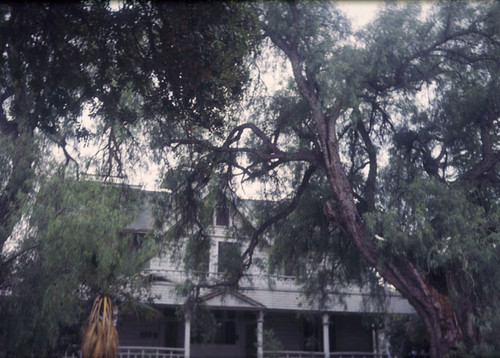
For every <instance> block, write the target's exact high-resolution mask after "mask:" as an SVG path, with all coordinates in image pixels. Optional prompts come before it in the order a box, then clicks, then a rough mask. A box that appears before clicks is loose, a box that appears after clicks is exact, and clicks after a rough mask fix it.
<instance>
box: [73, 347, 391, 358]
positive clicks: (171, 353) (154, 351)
mask: <svg viewBox="0 0 500 358" xmlns="http://www.w3.org/2000/svg"><path fill="white" fill-rule="evenodd" d="M80 357H81V355H80V354H79V353H75V354H71V355H65V356H64V358H80ZM327 357H328V358H387V357H388V356H387V355H385V354H377V353H369V352H332V353H330V354H329V355H325V353H324V352H306V351H264V358H327ZM118 358H184V349H183V348H169V347H133V346H123V347H120V350H119V353H118Z"/></svg>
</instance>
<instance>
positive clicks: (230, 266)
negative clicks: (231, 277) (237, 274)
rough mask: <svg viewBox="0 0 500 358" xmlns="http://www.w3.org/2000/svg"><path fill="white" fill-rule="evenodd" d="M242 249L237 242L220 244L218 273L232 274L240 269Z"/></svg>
mask: <svg viewBox="0 0 500 358" xmlns="http://www.w3.org/2000/svg"><path fill="white" fill-rule="evenodd" d="M239 259H240V247H239V245H238V244H237V243H235V242H219V248H218V260H217V271H218V272H219V273H231V272H234V271H235V270H237V269H238V265H239Z"/></svg>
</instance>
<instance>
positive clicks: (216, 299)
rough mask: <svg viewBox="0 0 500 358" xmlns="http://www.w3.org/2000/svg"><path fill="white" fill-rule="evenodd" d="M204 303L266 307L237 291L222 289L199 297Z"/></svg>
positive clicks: (233, 306)
mask: <svg viewBox="0 0 500 358" xmlns="http://www.w3.org/2000/svg"><path fill="white" fill-rule="evenodd" d="M200 298H201V299H202V300H203V302H204V303H205V305H207V306H212V307H231V308H246V309H262V308H266V306H265V305H263V304H262V303H260V302H258V301H255V300H254V299H251V298H250V297H248V296H245V295H244V294H242V293H241V292H238V291H229V292H228V291H227V290H224V289H220V290H214V291H212V292H210V293H207V294H206V295H203V296H202V297H200Z"/></svg>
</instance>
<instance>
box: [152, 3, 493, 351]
mask: <svg viewBox="0 0 500 358" xmlns="http://www.w3.org/2000/svg"><path fill="white" fill-rule="evenodd" d="M255 8H256V12H257V13H258V14H259V16H260V20H261V27H262V31H263V34H264V36H265V37H266V38H267V39H268V40H269V41H270V43H271V44H272V46H274V48H275V49H277V50H278V51H279V53H280V54H281V56H282V58H284V59H285V60H286V61H287V62H288V63H289V64H290V67H291V72H292V81H291V82H290V84H289V86H288V87H287V88H286V89H284V90H283V91H280V92H278V93H277V94H276V95H275V96H273V98H272V99H271V100H270V101H269V102H268V103H267V106H266V107H264V108H263V109H262V111H261V112H258V110H255V113H254V115H253V117H252V120H249V121H247V122H244V121H240V122H239V123H238V124H236V125H233V126H228V128H227V130H226V133H225V135H224V136H222V137H221V136H219V137H217V136H214V135H212V134H211V133H209V132H208V131H205V130H203V128H197V129H196V130H193V131H190V132H187V133H177V137H169V138H167V137H162V138H161V139H162V141H158V142H155V143H154V144H155V145H156V146H157V147H159V148H160V149H161V150H165V149H166V148H172V149H173V150H174V152H175V154H176V155H177V158H178V161H177V162H176V163H174V164H175V165H177V164H178V166H177V168H178V171H177V172H175V174H174V175H171V176H167V177H166V181H165V182H166V184H167V187H168V188H170V189H171V190H172V193H173V197H172V198H171V201H170V203H171V204H172V205H173V207H174V208H173V209H172V213H177V214H179V215H182V214H183V213H189V215H188V216H183V217H187V218H188V221H187V222H189V223H192V224H196V223H197V222H201V221H200V218H201V216H200V212H201V211H200V208H201V207H202V205H201V202H202V200H203V195H202V193H203V191H204V190H207V189H206V188H207V185H209V183H210V182H212V183H214V182H215V183H217V185H218V187H219V188H220V190H221V191H222V192H225V193H226V195H225V197H230V198H231V197H232V195H231V192H234V191H236V179H237V178H242V179H243V180H248V181H252V180H258V181H259V182H260V183H262V184H264V185H265V186H266V187H267V188H269V187H271V188H272V189H271V190H270V194H274V196H271V197H273V198H274V199H275V200H276V201H275V203H274V205H271V207H267V208H266V210H265V211H264V212H265V214H267V215H264V214H262V217H261V218H257V220H258V223H259V225H258V227H257V228H256V229H255V230H253V232H251V233H249V234H248V237H249V238H250V239H249V241H248V242H247V248H246V249H244V250H243V253H242V257H241V261H240V276H241V275H243V274H244V270H245V268H247V267H248V266H249V265H250V264H251V263H252V262H253V251H254V249H255V247H257V246H258V245H266V244H268V242H267V241H266V236H265V235H264V233H265V232H268V230H269V229H270V228H272V227H273V226H274V229H275V230H276V231H274V233H278V234H279V233H282V234H283V235H282V236H281V237H280V235H278V236H277V237H276V241H275V244H276V246H274V247H273V250H275V251H276V254H277V256H276V260H275V261H276V262H277V261H278V260H279V257H283V255H285V257H288V258H290V257H295V260H296V261H297V262H298V263H299V265H298V271H297V272H298V273H300V271H301V269H300V267H301V266H303V267H304V269H302V272H304V274H306V275H309V276H310V277H314V278H316V280H315V281H314V282H315V285H316V286H315V288H316V289H317V288H322V287H326V286H328V285H338V284H339V281H338V279H339V278H340V279H345V280H347V281H346V282H347V283H348V282H352V280H355V281H358V282H363V281H366V279H368V278H370V279H372V280H373V282H374V285H375V286H376V285H377V284H380V279H381V278H382V279H383V280H384V281H385V282H387V283H389V284H391V285H392V286H394V287H395V288H397V289H398V291H399V292H401V293H402V294H403V295H404V296H405V297H406V298H407V299H408V301H409V302H410V304H412V305H413V306H414V307H415V309H416V311H417V313H418V314H419V316H420V317H421V319H422V321H423V322H424V324H425V327H426V329H427V332H428V336H429V344H430V353H431V355H432V356H433V357H442V356H445V355H448V354H465V353H471V352H487V351H488V350H489V351H491V350H495V349H499V347H498V343H497V340H496V339H495V337H494V333H493V332H495V327H497V325H498V321H497V320H496V317H495V316H494V315H492V314H491V313H492V312H493V311H495V307H496V305H497V303H498V292H499V291H498V287H497V283H498V282H499V281H498V280H497V279H496V277H497V276H498V274H499V272H498V270H497V269H496V268H497V267H498V258H497V257H498V255H497V253H496V250H497V247H498V239H499V236H498V213H499V211H498V169H499V161H500V153H499V152H498V148H499V143H498V139H499V138H498V133H499V131H498V126H499V112H498V108H497V107H498V103H499V101H498V99H497V98H496V97H497V96H498V93H499V92H498V88H497V86H498V80H497V78H498V76H497V71H498V59H499V58H500V57H499V56H498V55H499V53H498V51H499V46H498V44H499V42H498V40H499V35H500V33H499V30H500V28H499V27H498V24H497V22H496V21H495V20H494V19H495V18H497V17H498V14H499V11H500V8H499V6H498V3H493V2H488V3H447V2H445V3H441V4H436V6H434V7H432V9H431V10H429V12H428V16H427V17H425V16H424V15H423V14H422V12H421V9H420V7H419V5H418V4H408V5H401V4H393V5H390V6H388V7H387V8H386V10H385V11H383V12H382V13H381V14H380V16H379V18H378V19H376V20H375V21H374V22H373V24H371V25H370V27H368V28H367V30H366V31H364V32H361V33H359V34H357V37H356V41H357V46H356V45H353V44H352V42H350V41H348V40H349V39H350V38H352V37H350V36H352V34H351V33H350V32H349V28H348V24H347V22H346V21H345V20H344V19H342V17H341V16H340V15H339V14H338V13H337V12H336V10H335V8H334V7H333V6H332V5H331V4H326V3H314V4H311V3H273V4H262V5H255ZM426 93H427V94H430V95H428V96H427V97H428V99H427V100H426V101H425V100H422V98H425V94H426ZM264 102H265V101H264ZM158 125H159V127H158V128H159V129H158V132H161V124H158ZM181 146H182V147H181ZM384 153H387V155H385V154H384ZM384 157H386V158H387V157H388V158H389V159H388V162H387V159H384ZM386 162H387V163H386ZM168 164H170V165H171V163H168ZM175 165H174V166H175ZM171 173H173V171H170V172H168V174H171ZM175 178H182V180H181V181H176V180H175ZM284 185H286V186H291V188H292V189H291V190H283V186H284ZM176 197H177V198H182V199H183V201H182V202H181V201H180V199H175V198H176ZM186 199H187V200H186ZM177 204H180V205H177ZM191 204H192V205H191ZM175 207H177V209H178V211H175ZM197 209H198V210H197ZM323 215H324V216H323ZM290 217H293V218H294V221H293V223H292V224H289V223H287V224H288V225H289V230H286V229H285V230H283V228H286V226H285V225H280V221H282V220H284V219H285V218H290ZM326 219H327V220H326ZM304 254H305V256H304ZM299 255H300V256H304V257H305V258H306V260H310V262H311V263H318V262H319V263H321V264H320V265H314V264H309V265H308V264H307V263H304V262H305V261H304V259H303V258H302V259H301V258H300V256H299ZM356 257H361V258H362V259H363V263H364V265H365V266H362V265H361V264H360V263H359V260H356ZM359 265H361V267H363V269H361V270H355V269H354V268H355V267H356V266H358V267H359ZM276 266H277V265H276ZM314 266H316V267H317V268H318V269H317V270H313V271H312V272H311V268H314ZM339 267H343V268H342V269H339ZM310 282H312V281H310ZM226 283H227V284H234V281H233V282H226Z"/></svg>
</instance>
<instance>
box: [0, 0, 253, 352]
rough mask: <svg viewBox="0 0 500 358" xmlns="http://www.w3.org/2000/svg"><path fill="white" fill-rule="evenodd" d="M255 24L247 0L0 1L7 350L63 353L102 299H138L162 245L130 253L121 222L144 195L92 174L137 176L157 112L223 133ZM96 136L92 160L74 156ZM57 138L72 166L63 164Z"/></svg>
mask: <svg viewBox="0 0 500 358" xmlns="http://www.w3.org/2000/svg"><path fill="white" fill-rule="evenodd" d="M255 28H256V27H255V16H254V14H253V13H252V12H250V11H249V9H248V7H247V6H245V5H243V4H242V5H240V4H235V3H218V2H213V3H207V4H201V3H199V4H195V3H183V4H180V3H179V4H169V3H156V2H142V3H136V2H124V3H123V4H122V5H121V7H120V8H119V9H114V8H112V7H111V6H110V5H109V3H108V2H86V1H82V2H70V3H52V2H50V3H35V2H26V3H5V4H1V5H0V52H1V54H2V56H1V57H0V67H1V69H2V71H1V75H0V103H1V108H0V133H1V136H0V152H1V153H0V158H1V159H0V166H1V169H0V188H1V193H0V292H2V302H1V303H2V306H1V309H2V311H1V316H2V322H1V325H0V332H1V334H2V338H3V339H4V341H5V342H7V343H8V345H7V347H6V349H7V352H9V353H12V354H15V355H16V356H22V355H30V354H35V355H37V356H45V355H48V354H51V352H53V351H54V350H55V349H58V347H57V344H59V343H61V340H62V339H63V338H64V337H63V333H67V332H68V331H71V327H75V325H76V326H77V325H78V324H79V323H80V322H82V317H81V315H82V312H83V311H84V309H85V308H86V309H87V310H88V311H90V307H86V303H88V302H87V301H89V300H93V298H95V295H105V296H106V297H111V298H112V299H113V300H118V301H123V298H124V296H123V295H124V292H129V293H130V295H132V293H133V292H134V291H133V290H132V291H131V290H130V285H133V284H134V282H135V281H136V280H134V277H135V275H137V273H138V272H139V271H140V269H141V267H142V264H143V263H144V260H146V258H147V257H151V255H152V254H153V252H154V253H156V252H157V251H155V250H153V249H154V247H155V246H154V241H152V239H151V240H149V239H148V240H147V242H149V244H147V242H144V243H143V247H144V250H145V251H144V252H143V253H139V252H134V253H132V252H130V249H131V248H130V245H128V244H127V243H128V242H129V240H126V236H125V237H124V236H123V235H122V234H121V232H122V231H123V228H124V224H125V223H127V222H130V220H131V218H132V217H133V216H131V215H132V214H133V211H132V212H131V211H130V210H132V209H130V210H127V205H129V204H130V205H132V207H133V204H134V203H133V200H131V199H132V198H133V197H134V195H132V194H131V193H130V192H129V191H127V190H123V189H121V188H120V186H112V187H111V188H110V187H107V186H106V185H104V186H103V184H102V183H101V184H100V185H98V184H93V183H91V182H89V179H88V178H89V177H88V176H87V175H85V176H82V174H86V172H90V174H95V175H97V176H98V177H99V178H100V179H101V180H102V181H104V182H106V181H111V182H112V181H113V180H112V179H113V177H116V176H119V177H121V178H124V177H125V176H126V175H127V174H129V173H128V172H127V169H128V168H127V163H130V162H131V161H132V162H133V161H134V160H136V162H137V160H138V159H140V160H143V158H142V157H140V155H139V154H143V152H142V151H141V149H142V147H140V145H141V142H142V141H143V138H144V135H145V134H147V133H148V131H149V128H148V127H147V125H146V124H144V126H142V123H143V121H146V120H152V119H155V120H161V121H166V122H167V123H168V125H169V126H170V128H171V130H172V131H175V130H179V129H178V128H189V127H190V126H201V127H203V128H207V129H208V130H210V131H215V130H216V129H217V127H218V126H220V125H221V121H222V120H223V118H224V109H225V108H226V107H228V106H230V105H231V104H232V103H234V102H235V101H237V100H238V99H239V98H241V96H242V93H243V90H244V88H245V84H246V82H247V80H248V76H249V71H248V69H247V67H246V66H244V63H245V61H246V59H247V56H248V55H249V54H250V53H251V52H252V51H253V49H254V48H255V44H256V43H257V42H258V37H256V36H255V35H254V31H255ZM94 144H95V145H96V146H95V150H94V153H92V155H91V157H90V158H88V160H86V159H87V158H84V159H85V160H82V159H81V158H80V157H78V153H76V155H75V154H73V153H75V149H74V147H75V146H80V148H81V147H82V146H87V147H93V146H94ZM54 148H58V150H60V151H61V152H62V155H63V158H64V159H63V161H62V167H58V166H57V165H54V163H53V162H54V151H55V149H54ZM138 148H139V149H138ZM76 150H77V149H76ZM136 162H135V163H136ZM129 167H130V165H129ZM55 168H58V169H55ZM122 181H123V180H122ZM129 201H130V203H129V204H126V203H128V202H129ZM146 248H148V249H146ZM132 256H133V257H132ZM5 294H7V297H8V299H5V300H4V299H3V298H4V297H5ZM59 348H60V347H59ZM63 348H64V347H63Z"/></svg>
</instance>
